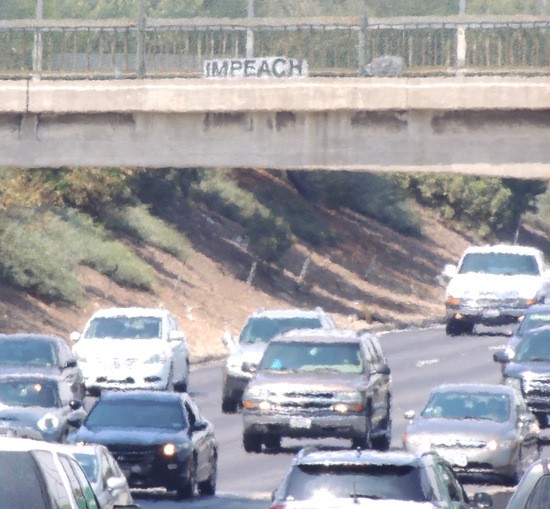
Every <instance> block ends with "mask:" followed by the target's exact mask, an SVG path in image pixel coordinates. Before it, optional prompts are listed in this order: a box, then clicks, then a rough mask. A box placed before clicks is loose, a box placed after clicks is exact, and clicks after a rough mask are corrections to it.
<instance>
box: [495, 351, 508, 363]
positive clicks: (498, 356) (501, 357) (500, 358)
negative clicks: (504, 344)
mask: <svg viewBox="0 0 550 509" xmlns="http://www.w3.org/2000/svg"><path fill="white" fill-rule="evenodd" d="M493 360H494V361H495V362H500V363H501V364H507V363H508V362H510V356H509V355H508V353H506V350H503V349H501V350H497V351H496V352H495V353H493Z"/></svg>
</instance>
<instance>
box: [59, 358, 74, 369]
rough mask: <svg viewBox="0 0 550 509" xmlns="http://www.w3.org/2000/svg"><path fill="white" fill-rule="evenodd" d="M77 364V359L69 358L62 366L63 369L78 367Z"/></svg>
mask: <svg viewBox="0 0 550 509" xmlns="http://www.w3.org/2000/svg"><path fill="white" fill-rule="evenodd" d="M76 366H77V362H76V359H69V360H68V361H67V362H66V363H65V364H64V365H63V366H61V369H69V368H76Z"/></svg>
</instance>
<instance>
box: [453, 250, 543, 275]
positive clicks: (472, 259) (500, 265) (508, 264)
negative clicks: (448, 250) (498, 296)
mask: <svg viewBox="0 0 550 509" xmlns="http://www.w3.org/2000/svg"><path fill="white" fill-rule="evenodd" d="M468 272H482V273H487V274H499V275H508V276H515V275H529V276H538V275H539V268H538V264H537V260H536V258H535V257H534V256H532V255H525V254H515V253H468V254H466V255H465V256H464V259H463V260H462V264H461V265H460V269H459V273H460V274H466V273H468Z"/></svg>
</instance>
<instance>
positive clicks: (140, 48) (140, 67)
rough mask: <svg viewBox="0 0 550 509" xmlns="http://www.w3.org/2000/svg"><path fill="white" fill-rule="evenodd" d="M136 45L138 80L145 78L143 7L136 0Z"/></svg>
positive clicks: (141, 0)
mask: <svg viewBox="0 0 550 509" xmlns="http://www.w3.org/2000/svg"><path fill="white" fill-rule="evenodd" d="M136 35H137V44H136V60H137V75H138V78H141V79H143V78H145V6H144V4H143V0H137V34H136Z"/></svg>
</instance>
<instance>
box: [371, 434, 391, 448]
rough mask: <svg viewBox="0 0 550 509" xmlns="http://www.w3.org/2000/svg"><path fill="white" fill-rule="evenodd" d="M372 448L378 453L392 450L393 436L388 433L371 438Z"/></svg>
mask: <svg viewBox="0 0 550 509" xmlns="http://www.w3.org/2000/svg"><path fill="white" fill-rule="evenodd" d="M370 441H371V447H372V448H373V449H376V450H377V451H387V450H388V449H389V448H390V443H391V436H388V435H387V433H384V434H383V435H380V436H377V437H372V438H371V440H370Z"/></svg>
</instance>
